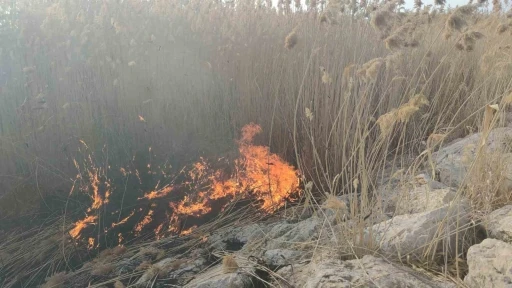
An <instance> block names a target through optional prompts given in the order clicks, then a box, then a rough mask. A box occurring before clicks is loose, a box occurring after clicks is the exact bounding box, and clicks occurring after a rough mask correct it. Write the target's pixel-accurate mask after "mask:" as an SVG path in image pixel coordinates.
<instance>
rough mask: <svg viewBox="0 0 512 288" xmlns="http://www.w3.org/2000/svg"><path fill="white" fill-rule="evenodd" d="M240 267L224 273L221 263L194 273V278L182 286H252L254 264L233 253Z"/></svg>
mask: <svg viewBox="0 0 512 288" xmlns="http://www.w3.org/2000/svg"><path fill="white" fill-rule="evenodd" d="M233 257H234V259H235V260H236V262H237V265H238V266H239V267H240V268H238V270H237V271H236V272H232V273H226V272H225V271H224V269H223V267H222V265H217V266H215V267H213V268H211V269H208V270H207V271H206V272H203V273H199V274H196V275H194V279H193V280H192V281H190V282H189V283H188V284H187V285H185V286H184V287H194V288H217V287H237V288H238V287H240V288H245V287H247V288H249V287H251V288H252V287H254V283H255V281H257V279H256V278H254V277H253V276H252V275H255V274H256V272H255V269H254V266H253V265H254V264H253V263H252V262H250V261H248V260H247V259H246V258H243V257H239V256H237V255H233Z"/></svg>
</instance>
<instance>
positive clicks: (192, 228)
mask: <svg viewBox="0 0 512 288" xmlns="http://www.w3.org/2000/svg"><path fill="white" fill-rule="evenodd" d="M196 228H197V225H194V226H192V227H190V228H188V229H186V230H183V231H181V233H180V235H181V236H185V235H189V234H190V233H192V231H193V230H194V229H196Z"/></svg>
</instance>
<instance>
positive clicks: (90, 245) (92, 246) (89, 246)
mask: <svg viewBox="0 0 512 288" xmlns="http://www.w3.org/2000/svg"><path fill="white" fill-rule="evenodd" d="M88 242H89V245H87V249H88V250H91V249H93V248H94V238H89V241H88Z"/></svg>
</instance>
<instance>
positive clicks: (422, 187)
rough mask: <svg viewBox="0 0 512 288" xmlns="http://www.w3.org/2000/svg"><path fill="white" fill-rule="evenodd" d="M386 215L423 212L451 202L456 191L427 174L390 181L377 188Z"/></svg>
mask: <svg viewBox="0 0 512 288" xmlns="http://www.w3.org/2000/svg"><path fill="white" fill-rule="evenodd" d="M377 195H378V196H379V197H380V198H381V199H382V207H383V211H384V213H385V214H386V215H394V216H397V215H403V214H414V213H422V212H427V211H431V210H434V209H437V208H439V207H442V206H444V205H446V204H449V203H450V202H451V201H452V200H453V199H454V198H455V195H456V191H454V190H453V189H450V188H449V187H448V186H446V185H444V184H442V183H440V182H437V181H434V180H432V179H431V178H430V177H429V176H428V175H426V174H419V175H416V176H415V177H411V179H409V181H407V182H403V183H388V184H386V185H383V186H380V187H379V188H377Z"/></svg>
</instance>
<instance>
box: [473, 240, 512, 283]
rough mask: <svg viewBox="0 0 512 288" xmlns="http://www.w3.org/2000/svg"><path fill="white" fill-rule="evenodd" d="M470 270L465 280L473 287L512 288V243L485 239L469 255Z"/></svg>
mask: <svg viewBox="0 0 512 288" xmlns="http://www.w3.org/2000/svg"><path fill="white" fill-rule="evenodd" d="M467 261H468V267H469V272H468V275H466V277H465V278H464V282H465V283H466V285H468V286H469V287H471V288H480V287H494V288H512V245H511V244H508V243H505V242H503V241H500V240H496V239H485V240H484V241H483V242H482V243H480V244H478V245H473V246H471V247H470V248H469V250H468V255H467Z"/></svg>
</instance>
